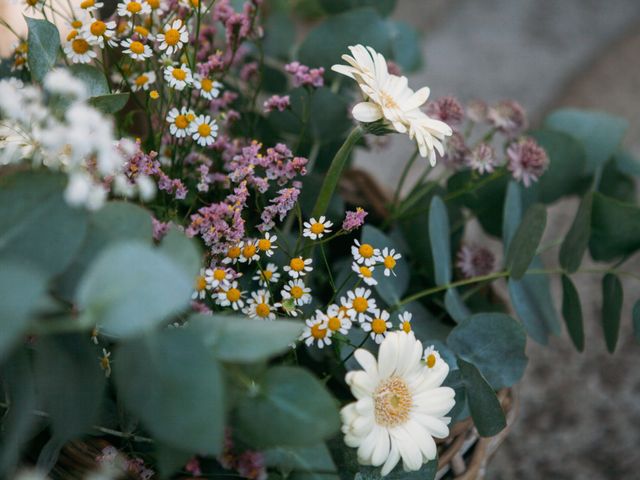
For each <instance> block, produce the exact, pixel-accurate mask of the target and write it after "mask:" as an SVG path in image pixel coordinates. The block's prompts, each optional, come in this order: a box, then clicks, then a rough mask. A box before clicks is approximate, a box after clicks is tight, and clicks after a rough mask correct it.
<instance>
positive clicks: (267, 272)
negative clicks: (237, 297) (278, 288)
mask: <svg viewBox="0 0 640 480" xmlns="http://www.w3.org/2000/svg"><path fill="white" fill-rule="evenodd" d="M252 279H253V280H257V281H258V283H259V284H260V286H262V287H266V286H267V285H269V284H270V283H278V281H279V280H280V273H279V272H278V267H276V265H275V263H267V266H266V267H265V268H264V269H263V270H258V271H257V272H256V274H255V275H254V276H253V277H252Z"/></svg>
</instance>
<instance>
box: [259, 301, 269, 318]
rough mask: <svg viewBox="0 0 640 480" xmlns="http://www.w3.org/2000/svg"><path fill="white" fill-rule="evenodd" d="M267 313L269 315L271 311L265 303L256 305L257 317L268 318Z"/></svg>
mask: <svg viewBox="0 0 640 480" xmlns="http://www.w3.org/2000/svg"><path fill="white" fill-rule="evenodd" d="M269 313H271V309H270V308H269V305H267V304H266V303H259V304H258V305H256V315H258V316H259V317H262V318H264V317H268V316H269Z"/></svg>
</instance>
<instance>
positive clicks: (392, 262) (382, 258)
mask: <svg viewBox="0 0 640 480" xmlns="http://www.w3.org/2000/svg"><path fill="white" fill-rule="evenodd" d="M401 258H402V255H400V254H399V253H397V252H396V251H395V249H393V248H387V247H384V248H383V249H382V252H381V253H380V255H378V257H377V258H376V262H377V263H381V264H382V266H383V267H384V276H385V277H388V276H389V275H391V274H392V273H393V275H394V276H395V275H396V272H395V271H394V268H396V264H397V263H398V260H400V259H401Z"/></svg>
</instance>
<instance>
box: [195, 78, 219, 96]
mask: <svg viewBox="0 0 640 480" xmlns="http://www.w3.org/2000/svg"><path fill="white" fill-rule="evenodd" d="M193 85H194V87H196V89H197V90H198V92H200V96H201V97H203V98H206V99H207V100H213V99H214V98H218V95H220V89H221V88H222V84H221V83H220V82H216V81H215V80H211V79H210V78H207V77H205V76H203V75H200V74H196V75H195V76H194V80H193Z"/></svg>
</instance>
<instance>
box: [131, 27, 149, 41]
mask: <svg viewBox="0 0 640 480" xmlns="http://www.w3.org/2000/svg"><path fill="white" fill-rule="evenodd" d="M133 31H134V32H136V33H137V34H138V35H140V36H141V37H145V38H146V37H148V36H149V30H147V29H146V28H144V27H142V26H140V25H136V26H135V27H134V28H133Z"/></svg>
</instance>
